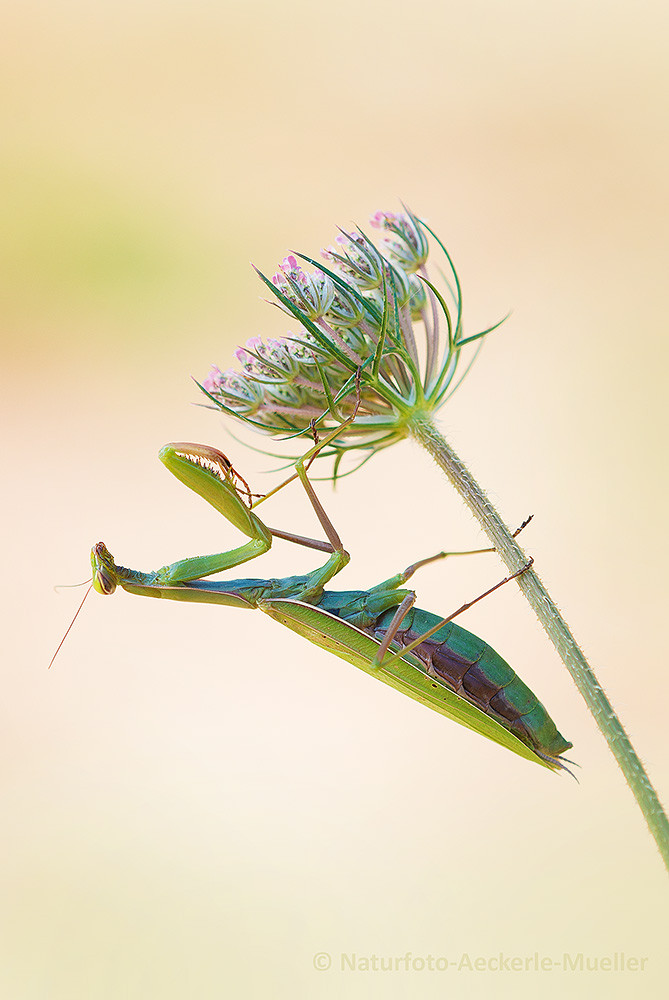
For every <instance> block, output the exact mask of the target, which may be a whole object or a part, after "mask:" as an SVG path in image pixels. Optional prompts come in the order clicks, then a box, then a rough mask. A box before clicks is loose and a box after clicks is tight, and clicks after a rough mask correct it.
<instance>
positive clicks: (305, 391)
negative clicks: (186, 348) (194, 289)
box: [198, 211, 499, 474]
mask: <svg viewBox="0 0 669 1000" xmlns="http://www.w3.org/2000/svg"><path fill="white" fill-rule="evenodd" d="M371 221H372V225H373V226H375V227H377V228H379V229H381V230H382V231H383V233H384V236H383V238H382V239H381V241H379V243H378V245H376V244H375V243H373V242H372V241H371V240H370V239H369V238H368V237H367V236H365V235H364V234H363V233H362V232H354V233H347V232H344V231H341V234H340V236H338V237H337V246H336V247H335V248H329V249H328V250H325V251H323V257H324V258H325V260H326V261H327V266H326V265H319V264H318V263H317V262H316V261H314V260H312V259H311V258H310V257H306V256H304V255H303V254H295V255H290V256H288V257H286V258H285V260H284V261H283V263H282V264H281V266H280V270H279V271H278V272H277V273H276V274H275V275H274V276H273V277H272V278H271V279H270V278H267V277H266V276H265V275H264V274H261V273H260V272H258V274H259V276H260V278H261V280H262V281H263V282H264V283H265V285H267V287H268V288H269V289H270V291H271V292H272V294H273V295H274V296H275V297H276V300H277V301H276V303H275V304H276V305H278V306H279V308H280V309H282V310H283V311H284V312H286V313H287V314H288V315H289V316H291V317H293V318H294V319H296V320H297V321H298V322H299V323H300V329H299V330H298V332H296V333H287V334H286V336H285V337H282V338H280V339H268V340H267V341H263V340H262V339H261V338H260V337H253V338H251V339H250V340H249V341H248V342H247V344H246V346H245V347H244V348H239V349H238V350H237V351H236V352H235V355H236V357H237V360H238V361H239V363H240V369H239V370H236V371H235V370H228V371H225V372H222V371H220V369H219V368H217V367H213V368H212V370H211V371H210V373H209V375H208V377H207V378H206V379H205V380H204V382H203V384H202V385H200V388H201V389H202V390H203V392H205V394H206V395H207V396H208V398H209V400H210V401H211V402H212V403H214V404H215V405H216V406H217V407H219V408H220V409H221V410H223V412H225V413H228V414H230V415H231V416H234V417H237V418H238V419H240V420H243V421H244V422H245V423H247V424H249V425H250V426H252V427H254V428H256V429H258V430H260V431H263V432H265V433H267V434H271V435H274V436H278V437H281V438H284V439H285V438H290V437H300V436H308V437H311V435H312V433H313V431H312V427H313V426H315V427H316V429H317V431H318V432H319V433H327V432H328V431H330V430H332V428H334V427H336V426H337V424H340V423H341V422H342V421H343V420H344V419H345V418H346V417H348V416H350V414H351V413H352V411H353V408H354V406H355V403H356V396H357V393H356V377H359V382H360V405H359V408H358V412H357V415H356V418H355V421H354V422H353V423H352V424H350V425H349V426H348V427H347V428H346V430H345V431H343V432H342V434H341V435H340V436H338V437H337V438H336V439H335V440H334V441H333V443H332V445H331V446H330V448H329V450H328V451H327V452H326V454H328V455H334V456H335V459H336V461H335V474H336V470H337V468H338V465H339V461H340V459H341V457H342V456H343V454H344V453H345V452H347V451H349V450H352V449H357V450H359V451H360V452H361V453H363V454H364V457H363V461H366V459H367V458H370V457H371V455H372V454H374V452H375V451H377V450H378V449H380V448H385V447H387V446H388V445H390V444H393V443H394V442H395V441H397V440H399V439H401V438H403V437H406V434H407V425H408V422H409V421H411V420H414V419H415V418H416V417H418V416H420V415H421V414H428V413H431V412H433V411H435V410H437V409H438V408H439V407H440V406H441V405H442V403H444V402H445V401H446V399H448V397H449V395H450V394H451V393H452V392H454V391H455V388H456V387H457V385H458V384H459V382H457V383H455V384H453V380H454V377H455V374H456V371H457V369H458V364H459V361H460V353H461V349H462V348H463V347H464V346H465V345H466V344H470V343H472V342H473V341H476V340H480V339H481V338H482V337H484V336H485V335H486V334H487V333H490V331H491V330H494V329H495V328H496V326H499V323H497V324H495V326H493V327H490V328H489V329H488V330H483V331H482V332H481V333H477V334H474V335H473V336H469V337H464V336H463V333H462V295H461V289H460V282H459V280H458V276H457V274H456V271H455V268H454V266H453V262H452V260H451V258H450V256H449V254H448V252H447V250H446V248H445V247H444V245H443V243H442V242H441V241H440V240H439V239H438V237H436V236H435V234H434V233H433V232H432V230H431V229H430V228H429V227H428V226H427V225H426V224H425V223H424V222H422V221H421V220H419V219H418V218H417V217H416V216H415V215H413V214H412V213H411V212H408V211H406V212H404V213H402V214H398V215H396V214H393V213H390V212H377V214H376V215H375V216H374V217H373V219H372V220H371ZM428 234H429V235H430V236H432V237H433V239H434V241H435V243H436V244H437V246H438V247H439V248H440V250H441V251H442V253H443V255H444V257H445V259H446V262H447V267H448V272H449V274H450V280H449V278H448V277H446V278H445V279H444V285H445V289H444V293H443V294H442V292H440V291H439V290H438V288H437V287H436V286H435V285H434V284H433V283H432V281H431V280H430V278H429V276H428V270H427V266H426V262H427V258H428V253H429V250H430V245H429V242H428ZM298 258H299V261H301V262H304V263H305V264H308V265H311V266H312V267H313V268H314V270H312V271H307V270H305V269H304V268H303V267H302V264H301V263H300V262H299V261H298ZM447 299H448V300H449V301H450V306H449V304H448V303H447ZM472 360H473V359H472ZM358 373H359V375H358ZM198 385H199V383H198Z"/></svg>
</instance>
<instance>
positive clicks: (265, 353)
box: [198, 211, 669, 869]
mask: <svg viewBox="0 0 669 1000" xmlns="http://www.w3.org/2000/svg"><path fill="white" fill-rule="evenodd" d="M372 225H373V226H375V227H376V228H378V229H380V230H381V231H382V240H381V241H380V243H379V245H377V244H376V243H374V242H373V241H372V240H371V239H369V238H368V237H367V236H365V235H364V234H363V233H362V232H359V231H356V232H353V233H347V232H344V231H341V232H340V235H339V236H338V237H337V240H336V246H335V247H329V248H328V249H327V250H325V251H323V257H324V258H325V260H326V262H327V263H326V264H318V263H317V262H316V261H315V260H312V259H311V258H310V257H306V256H304V255H302V254H290V255H289V256H288V257H286V258H285V259H284V261H283V262H282V264H281V265H280V268H279V270H278V272H277V273H276V274H275V275H274V276H273V277H272V278H268V277H266V276H265V275H263V274H261V273H260V272H258V274H259V276H260V278H261V280H262V281H263V283H264V285H265V287H266V288H267V289H268V290H269V291H270V293H271V294H272V295H273V296H274V300H275V301H274V304H275V305H276V306H278V308H279V309H281V310H282V311H283V312H284V313H286V314H287V315H288V316H290V317H291V319H293V320H295V321H297V323H298V324H299V331H298V332H297V333H288V334H286V335H285V336H284V337H282V338H280V339H274V340H272V339H269V340H267V341H265V342H263V341H262V339H261V338H260V337H253V338H251V339H250V340H249V341H247V343H246V346H245V347H244V348H239V349H238V350H237V351H236V352H235V354H236V358H237V361H238V362H239V364H240V368H239V369H238V370H228V371H225V372H223V371H221V370H220V369H219V368H217V367H215V366H214V367H213V368H212V369H211V371H210V373H209V375H208V377H207V378H206V379H205V380H204V381H203V383H202V384H201V385H200V383H198V385H200V388H201V389H202V391H203V392H204V393H205V395H206V396H207V398H208V403H209V405H210V406H211V407H212V408H215V409H220V410H222V411H223V412H224V413H226V414H227V415H229V416H232V417H235V418H237V419H238V420H241V421H242V422H244V423H245V424H247V425H249V426H250V427H252V428H254V429H255V430H258V431H260V432H262V433H264V434H266V435H269V436H271V437H273V438H274V439H275V440H277V439H278V440H283V441H286V440H292V439H296V438H297V439H299V438H307V439H309V441H310V442H312V441H313V435H314V434H322V435H323V436H325V435H329V436H330V438H331V440H330V443H329V445H328V446H327V447H326V448H324V449H323V450H322V452H321V453H320V455H319V458H323V457H328V456H329V457H331V458H333V460H334V462H333V472H332V476H331V478H332V479H333V480H335V479H336V478H337V476H338V474H339V469H340V463H341V462H342V460H343V458H344V457H345V456H347V455H348V454H349V453H350V454H352V455H353V456H354V457H356V456H357V457H358V459H359V460H358V462H357V465H355V468H358V467H359V466H360V465H362V464H363V463H364V462H366V461H368V459H370V458H371V457H372V456H373V455H374V454H376V452H377V451H379V450H380V449H382V448H387V447H389V446H390V445H391V444H394V443H395V442H396V441H399V440H402V439H403V438H406V437H410V438H412V439H413V440H414V441H416V442H417V443H418V444H420V445H421V446H422V447H423V448H424V449H425V450H426V451H427V452H428V453H429V454H430V455H431V456H432V457H433V458H434V460H435V461H436V463H437V465H438V466H439V467H440V468H441V469H442V470H443V472H444V473H445V475H446V477H447V479H448V480H449V482H450V483H451V484H452V485H453V486H454V487H455V489H456V490H457V491H458V493H459V494H460V496H461V497H462V498H463V500H464V501H465V502H466V503H467V505H468V506H469V508H470V509H471V511H472V512H473V513H474V515H475V516H476V518H477V519H478V521H479V523H480V524H481V527H482V528H483V530H484V531H485V532H486V534H487V535H488V537H489V538H490V540H491V542H492V544H493V545H494V546H495V548H496V550H497V551H498V552H499V554H500V556H501V557H502V559H503V560H504V562H505V563H506V565H507V566H508V568H509V570H510V572H512V573H515V572H516V571H517V570H519V569H520V568H521V567H523V566H524V565H525V564H526V563H527V557H526V556H525V554H524V553H523V551H522V549H521V547H520V546H519V545H518V542H517V541H516V539H515V538H514V537H513V535H512V534H511V532H510V531H509V529H508V528H507V526H506V525H505V524H504V522H503V521H502V519H501V517H500V515H499V514H498V512H497V511H496V510H495V508H494V507H493V506H492V504H491V503H490V501H489V500H488V498H487V497H486V495H485V493H484V492H483V490H482V489H481V487H480V486H479V485H478V483H477V482H476V480H475V479H474V478H473V477H472V475H471V474H470V473H469V471H468V469H467V468H466V467H465V465H464V464H463V463H462V461H461V460H460V459H459V458H458V456H457V455H456V454H455V452H454V451H453V450H452V449H451V447H450V446H449V444H448V443H447V441H446V440H445V439H444V438H443V436H442V435H441V434H440V432H439V431H438V429H437V426H436V423H435V419H434V415H435V414H436V412H437V410H438V409H439V408H440V407H441V406H443V404H444V403H445V402H446V401H447V400H448V399H449V398H450V396H451V395H452V394H453V393H454V392H455V390H456V389H457V388H458V386H459V385H460V383H461V382H462V380H463V378H464V377H465V375H466V374H467V372H468V371H469V367H470V366H471V364H472V363H473V360H474V359H475V357H476V354H477V353H478V349H479V348H480V346H481V344H482V342H483V340H484V338H485V337H486V336H488V335H489V334H490V333H491V332H492V331H493V330H495V329H497V327H498V326H499V325H500V324H499V323H496V324H495V325H494V326H491V327H489V328H488V329H486V330H483V331H481V332H479V333H475V334H472V335H469V336H465V334H464V332H463V322H462V291H461V288H460V282H459V279H458V276H457V273H456V271H455V268H454V266H453V262H452V260H451V258H450V256H449V254H448V251H447V250H446V248H445V246H444V245H443V243H442V242H441V241H440V240H439V238H438V237H437V236H436V234H435V233H433V232H432V230H431V229H430V228H429V227H428V226H427V224H426V223H425V222H423V221H421V220H419V219H418V218H417V217H416V216H414V215H413V214H412V213H411V212H409V211H405V212H404V213H402V214H399V215H396V214H393V213H390V212H378V213H377V214H376V215H375V216H374V217H373V219H372ZM430 237H431V240H430ZM432 244H436V246H437V247H438V248H439V249H440V250H441V252H442V253H443V255H444V258H445V261H446V265H447V273H446V275H442V278H443V284H444V285H445V289H444V291H443V292H442V291H441V290H440V288H439V287H438V286H437V285H436V284H435V283H433V281H432V279H431V277H430V274H429V272H428V266H427V262H428V257H429V253H430V249H431V245H432ZM303 264H307V265H311V266H312V267H313V268H314V270H312V271H307V270H305V269H304V267H303V266H302V265H303ZM473 343H476V345H477V347H476V351H475V353H474V355H473V357H472V358H471V359H470V361H469V363H468V364H467V366H466V368H465V370H464V373H463V374H461V375H460V376H459V378H457V379H456V374H457V373H458V371H459V368H460V365H461V361H462V357H463V349H464V348H466V347H468V346H469V345H470V344H473ZM353 415H354V416H355V419H354V420H352V421H351V422H349V423H347V424H346V426H340V425H342V424H343V422H344V421H345V420H348V418H351V417H352V416H353ZM337 431H338V433H334V432H337ZM301 453H302V449H301V450H300V451H299V452H298V454H295V455H293V456H290V459H291V463H292V461H294V460H295V459H297V458H299V457H300V454H301ZM286 457H288V456H286ZM355 468H353V469H351V470H350V471H355ZM345 474H349V473H348V472H347V473H345ZM517 582H518V586H519V587H520V589H521V591H522V593H523V594H524V596H525V598H526V599H527V601H528V603H529V604H530V606H531V608H532V609H533V611H534V612H535V614H536V615H537V617H538V619H539V621H540V622H541V624H542V626H543V628H544V629H545V631H546V633H547V635H548V636H549V638H550V640H551V642H552V643H553V645H554V646H555V648H556V650H557V651H558V653H559V655H560V657H561V658H562V660H563V662H564V664H565V666H566V667H567V670H568V671H569V673H570V675H571V677H572V679H573V680H574V683H575V684H576V686H577V688H578V690H579V691H580V692H581V694H582V696H583V698H584V699H585V702H586V704H587V706H588V708H589V709H590V711H591V713H592V715H593V716H594V718H595V721H596V723H597V725H598V726H599V729H600V730H601V732H602V733H603V735H604V737H605V739H606V741H607V743H608V745H609V748H610V750H611V752H612V753H613V755H614V757H615V759H616V761H617V762H618V764H619V766H620V768H621V770H622V772H623V774H624V776H625V778H626V780H627V782H628V784H629V786H630V788H631V790H632V793H633V794H634V796H635V798H636V800H637V803H638V805H639V808H640V809H641V811H642V813H643V815H644V817H645V819H646V822H647V824H648V827H649V829H650V832H651V834H652V835H653V837H654V838H655V841H656V843H657V845H658V848H659V850H660V853H661V855H662V857H663V859H664V862H665V864H666V866H667V868H668V869H669V822H668V821H667V817H666V815H665V813H664V811H663V809H662V806H661V805H660V802H659V800H658V797H657V794H656V792H655V790H654V788H653V786H652V785H651V783H650V780H649V778H648V776H647V774H646V772H645V770H644V768H643V765H642V764H641V761H640V760H639V758H638V756H637V754H636V752H635V750H634V748H633V747H632V744H631V743H630V740H629V738H628V736H627V734H626V733H625V730H624V729H623V726H622V724H621V723H620V720H619V719H618V717H617V715H616V714H615V712H614V711H613V708H612V706H611V704H610V702H609V700H608V699H607V697H606V695H605V694H604V691H603V690H602V687H601V685H600V684H599V682H598V680H597V678H596V676H595V674H594V672H593V670H592V668H591V667H590V665H589V664H588V662H587V660H586V659H585V656H584V655H583V652H582V651H581V649H580V648H579V646H578V644H577V642H576V640H575V639H574V637H573V635H572V633H571V631H570V629H569V627H568V626H567V624H566V622H565V621H564V619H563V617H562V615H561V614H560V612H559V610H558V608H557V605H556V604H555V602H554V601H553V599H552V598H551V597H550V595H549V594H548V592H547V591H546V589H545V587H544V585H543V584H542V582H541V580H540V579H539V577H538V575H537V573H536V571H535V570H534V569H533V568H531V569H528V570H527V571H526V572H524V573H523V574H522V575H521V576H519V577H518V580H517Z"/></svg>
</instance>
